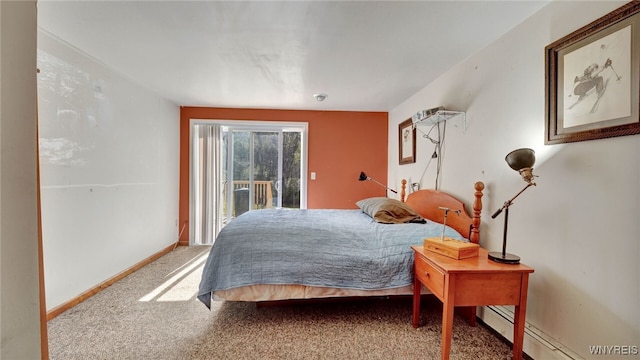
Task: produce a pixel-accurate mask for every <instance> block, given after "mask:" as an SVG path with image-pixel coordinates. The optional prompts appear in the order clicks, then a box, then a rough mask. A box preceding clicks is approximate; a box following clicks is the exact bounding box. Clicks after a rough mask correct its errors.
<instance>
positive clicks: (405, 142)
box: [398, 118, 416, 165]
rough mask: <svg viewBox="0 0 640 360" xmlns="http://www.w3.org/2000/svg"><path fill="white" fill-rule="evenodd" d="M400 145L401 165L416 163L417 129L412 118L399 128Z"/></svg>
mask: <svg viewBox="0 0 640 360" xmlns="http://www.w3.org/2000/svg"><path fill="white" fill-rule="evenodd" d="M398 144H399V149H398V152H399V154H400V165H402V164H411V163H414V162H416V129H415V128H414V127H413V121H411V119H410V118H409V119H407V120H405V121H403V122H401V123H400V125H399V126H398Z"/></svg>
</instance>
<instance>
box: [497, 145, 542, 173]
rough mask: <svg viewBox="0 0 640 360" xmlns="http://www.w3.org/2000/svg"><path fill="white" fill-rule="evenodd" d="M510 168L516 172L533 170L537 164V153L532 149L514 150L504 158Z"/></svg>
mask: <svg viewBox="0 0 640 360" xmlns="http://www.w3.org/2000/svg"><path fill="white" fill-rule="evenodd" d="M504 160H505V161H506V162H507V164H509V166H510V167H511V168H512V169H513V170H515V171H520V170H522V169H526V168H531V167H533V164H535V163H536V153H535V151H533V150H532V149H526V148H525V149H518V150H513V151H512V152H510V153H509V154H507V156H506V157H505V158H504Z"/></svg>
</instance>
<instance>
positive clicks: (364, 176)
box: [358, 171, 398, 194]
mask: <svg viewBox="0 0 640 360" xmlns="http://www.w3.org/2000/svg"><path fill="white" fill-rule="evenodd" d="M358 180H359V181H365V180H371V181H373V182H374V183H376V184H378V185H380V186H382V187H383V188H385V189H387V190H389V191H392V192H394V193H396V194H397V193H398V192H397V191H395V190H393V189H392V188H390V187H388V186H387V185H385V184H383V183H381V182H379V181H377V180H375V179H372V178H370V177H368V176H367V174H365V173H364V171H361V172H360V177H359V178H358Z"/></svg>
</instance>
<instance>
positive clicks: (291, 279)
mask: <svg viewBox="0 0 640 360" xmlns="http://www.w3.org/2000/svg"><path fill="white" fill-rule="evenodd" d="M441 234H442V224H438V223H434V222H432V221H427V223H426V224H393V225H391V224H379V223H377V222H375V221H374V220H373V219H372V218H371V217H369V216H368V215H366V214H364V213H363V212H362V211H361V210H328V209H327V210H320V209H316V210H284V209H269V210H260V211H250V212H247V213H244V214H243V215H241V216H239V217H237V218H236V219H234V220H233V221H231V222H230V223H229V224H227V225H226V226H225V227H224V228H223V229H222V231H221V232H220V234H219V235H218V237H217V239H216V241H215V243H214V245H213V247H212V248H211V252H210V254H209V257H208V259H207V262H206V264H205V267H204V270H203V274H202V279H201V282H200V289H199V292H198V299H199V300H200V301H202V302H203V303H204V304H205V305H207V307H210V305H211V294H212V292H213V291H216V290H226V289H231V288H235V287H240V286H245V285H255V284H299V285H307V286H322V287H332V288H346V289H359V290H374V289H391V288H397V287H402V286H406V285H410V284H412V283H413V275H412V266H413V251H412V250H411V248H410V247H409V246H410V245H416V244H417V245H421V244H422V242H423V239H424V238H425V237H432V236H433V237H439V236H440V235H441ZM445 235H446V236H448V237H452V238H456V239H462V237H461V236H460V234H458V233H457V232H456V231H455V230H453V229H450V228H447V229H446V232H445Z"/></svg>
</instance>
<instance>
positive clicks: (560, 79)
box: [545, 1, 640, 144]
mask: <svg viewBox="0 0 640 360" xmlns="http://www.w3.org/2000/svg"><path fill="white" fill-rule="evenodd" d="M545 67H546V70H545V71H546V81H545V87H546V89H545V91H546V94H545V95H546V97H545V102H546V104H545V105H546V106H545V113H546V126H545V144H559V143H568V142H575V141H584V140H593V139H602V138H607V137H614V136H622V135H631V134H638V133H640V118H639V116H638V114H639V113H638V107H639V106H640V91H639V88H640V2H638V1H634V2H631V3H628V4H626V5H624V6H622V7H620V8H618V9H616V10H614V11H612V12H610V13H609V14H607V15H605V16H603V17H601V18H600V19H598V20H596V21H594V22H592V23H590V24H588V25H586V26H584V27H582V28H581V29H578V30H576V31H574V32H573V33H571V34H569V35H567V36H565V37H563V38H562V39H559V40H558V41H556V42H554V43H552V44H550V45H548V46H547V47H546V48H545Z"/></svg>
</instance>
